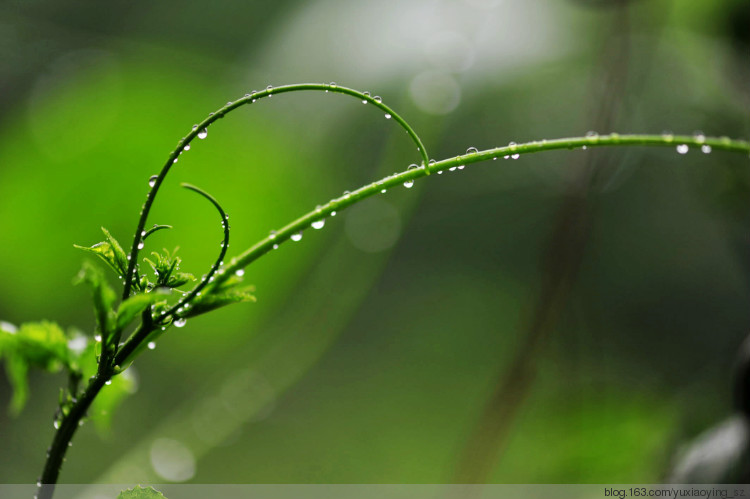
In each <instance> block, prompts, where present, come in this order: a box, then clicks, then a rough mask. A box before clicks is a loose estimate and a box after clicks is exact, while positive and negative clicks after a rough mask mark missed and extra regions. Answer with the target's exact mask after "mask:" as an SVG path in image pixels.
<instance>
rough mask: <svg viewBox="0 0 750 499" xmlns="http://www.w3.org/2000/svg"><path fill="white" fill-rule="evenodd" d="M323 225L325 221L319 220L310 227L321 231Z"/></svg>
mask: <svg viewBox="0 0 750 499" xmlns="http://www.w3.org/2000/svg"><path fill="white" fill-rule="evenodd" d="M325 224H326V221H325V220H324V219H322V218H321V219H320V220H316V221H314V222H313V223H312V224H310V225H311V226H312V228H313V229H322V228H323V226H324V225H325Z"/></svg>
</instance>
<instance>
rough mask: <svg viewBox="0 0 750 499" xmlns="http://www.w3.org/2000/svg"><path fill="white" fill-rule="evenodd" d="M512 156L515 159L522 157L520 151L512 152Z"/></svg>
mask: <svg viewBox="0 0 750 499" xmlns="http://www.w3.org/2000/svg"><path fill="white" fill-rule="evenodd" d="M510 157H511V158H513V159H518V158H520V157H521V155H520V154H518V153H516V154H512V155H511V156H510Z"/></svg>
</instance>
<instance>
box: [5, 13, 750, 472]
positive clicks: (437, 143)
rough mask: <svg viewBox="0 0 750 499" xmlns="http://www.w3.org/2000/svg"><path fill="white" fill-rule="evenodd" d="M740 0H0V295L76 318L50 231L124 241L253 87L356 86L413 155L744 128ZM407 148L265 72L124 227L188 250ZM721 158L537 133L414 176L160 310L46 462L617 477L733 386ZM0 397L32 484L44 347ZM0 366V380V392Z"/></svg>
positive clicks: (736, 285)
mask: <svg viewBox="0 0 750 499" xmlns="http://www.w3.org/2000/svg"><path fill="white" fill-rule="evenodd" d="M749 18H750V7H748V4H747V2H745V1H744V0H714V1H711V2H708V1H703V0H671V1H669V0H661V1H656V0H640V1H605V0H599V1H595V0H588V1H584V0H578V1H574V0H455V1H449V0H406V1H404V0H402V1H394V0H387V1H383V0H379V1H371V0H359V1H356V2H344V1H341V0H314V1H309V2H299V1H290V0H284V1H274V2H261V1H251V2H233V1H230V0H215V1H213V2H210V3H209V2H175V1H162V2H152V3H142V2H106V3H104V2H99V3H91V2H52V1H50V0H32V1H20V0H6V1H4V2H2V3H0V227H1V228H2V230H0V251H1V252H2V258H0V319H2V320H6V321H9V322H12V323H15V324H18V323H22V322H25V321H32V320H38V319H50V320H56V321H59V322H60V324H62V325H63V326H65V327H71V326H75V327H79V328H81V329H83V330H85V331H89V332H90V331H91V330H92V328H93V324H94V319H93V314H92V312H91V310H90V304H89V302H90V299H89V293H88V290H87V289H85V288H84V287H82V286H79V287H73V286H72V285H71V279H72V277H73V276H74V275H75V274H76V273H77V272H78V270H79V268H80V265H81V261H82V259H84V258H85V257H86V255H84V254H83V253H81V252H79V251H77V250H75V249H74V248H73V243H77V244H93V243H95V242H98V241H100V240H101V235H100V232H99V227H100V226H102V225H103V226H105V227H107V228H108V229H109V230H111V231H112V233H113V234H114V235H115V236H116V237H117V238H118V239H120V240H121V241H122V242H123V243H126V242H129V241H130V240H131V238H132V232H133V230H134V229H135V225H136V221H137V214H138V211H139V209H140V204H141V203H142V201H143V199H144V196H145V194H146V191H147V187H148V186H147V180H148V178H149V176H150V175H152V174H154V173H156V172H157V171H158V169H159V168H160V167H161V164H162V162H163V161H164V160H165V159H166V157H167V154H168V152H169V151H170V150H171V149H172V148H173V147H174V144H175V143H176V141H177V140H178V139H179V138H180V137H182V136H183V135H184V134H186V133H187V132H188V131H189V130H190V127H191V126H192V125H193V123H196V122H198V121H200V120H201V119H202V118H203V117H205V115H206V114H207V113H209V112H211V111H213V110H215V109H216V108H218V107H220V106H222V105H223V104H224V103H226V102H227V101H228V100H234V99H236V98H238V97H240V96H242V95H243V94H245V93H247V92H250V91H251V90H253V89H261V88H264V87H266V86H267V85H268V84H274V85H281V84H286V83H295V82H307V81H310V82H329V81H335V82H337V83H339V84H341V85H346V86H349V87H353V88H357V89H361V90H369V91H370V92H372V93H373V94H378V95H381V96H382V97H383V99H384V101H385V102H386V103H388V104H389V105H391V106H393V107H394V108H395V109H396V110H398V111H399V112H400V113H401V114H402V115H403V116H404V117H405V118H406V119H407V120H409V121H410V122H411V123H412V124H413V126H414V127H415V128H416V130H417V132H418V133H420V134H421V135H422V138H423V140H424V142H425V144H426V146H427V148H428V149H429V151H430V155H431V157H433V158H436V159H442V158H445V157H450V156H453V155H456V154H460V153H463V151H464V150H465V149H466V148H467V147H469V146H475V147H478V148H480V149H482V148H488V147H493V146H497V145H504V144H507V143H508V142H509V141H516V142H521V141H526V140H533V139H541V138H555V137H561V136H572V135H582V134H585V133H586V132H587V131H588V130H597V131H599V132H601V133H604V132H610V131H618V132H620V133H626V132H648V133H661V132H662V131H663V130H672V131H674V132H676V133H693V132H694V131H696V130H701V131H703V132H705V133H706V134H710V135H727V136H732V137H744V138H747V137H748V136H750V113H748V111H749V110H750V69H748V68H750V66H748V64H747V62H748V55H750V44H749V43H750V33H749V31H748V30H749V26H750V21H749V20H748V19H749ZM416 161H418V155H417V153H416V152H415V151H414V150H413V146H412V145H411V143H410V142H409V141H408V140H407V137H406V136H405V135H404V133H403V131H401V130H400V129H399V128H398V127H397V126H396V124H395V123H393V122H392V120H391V121H387V120H385V119H383V116H382V114H381V113H379V112H375V111H374V110H373V109H371V108H369V107H364V106H362V105H361V104H358V103H357V101H356V100H354V99H351V98H347V97H344V96H340V95H331V94H323V93H308V94H301V93H300V94H285V95H280V96H277V97H276V98H273V99H265V100H263V101H261V102H259V103H257V104H255V105H253V106H250V107H247V108H243V109H241V110H239V111H238V112H235V113H233V114H232V115H230V116H229V117H227V118H225V119H224V120H221V121H220V122H218V123H216V124H215V125H214V126H212V127H211V129H210V131H209V134H208V138H207V139H206V140H204V141H196V142H195V143H194V144H193V148H192V149H191V150H190V152H189V153H186V154H183V156H182V157H181V158H180V162H179V163H178V165H176V167H175V168H174V169H173V171H172V173H171V174H170V176H169V177H168V179H167V185H166V186H165V188H164V189H163V190H162V192H161V194H160V200H159V201H158V202H157V206H156V209H155V210H154V211H153V213H152V216H151V218H150V220H149V223H167V224H171V225H173V226H174V227H175V229H174V230H173V231H169V233H166V231H164V232H161V233H159V234H158V235H155V236H154V237H153V238H152V239H151V245H152V248H151V249H160V248H161V247H168V248H173V247H174V246H176V245H179V246H180V255H181V256H182V258H183V261H184V268H185V270H187V271H192V272H194V273H196V274H198V275H200V274H201V273H203V272H205V269H206V268H207V265H208V264H209V262H211V261H212V259H213V258H214V255H215V253H216V251H217V250H218V243H219V241H220V239H221V236H220V230H219V227H218V224H217V223H216V214H215V213H214V212H212V211H211V209H210V207H209V206H208V204H207V203H206V202H205V201H202V200H200V199H199V198H197V197H196V196H195V195H194V194H191V193H189V192H185V191H184V190H182V189H180V188H179V187H178V185H179V182H182V181H187V182H190V183H193V184H195V185H198V186H200V187H202V188H204V189H206V190H207V191H209V192H211V193H212V194H213V195H214V196H216V197H217V198H218V199H219V200H220V201H221V202H222V204H223V205H224V207H225V209H226V210H227V212H228V213H229V215H230V217H231V220H232V228H233V231H232V243H231V247H230V254H232V253H234V254H236V253H239V252H240V251H242V250H243V249H244V248H246V247H248V246H249V245H250V244H252V243H253V242H255V241H256V240H258V239H259V238H261V237H264V236H265V235H266V234H267V233H268V231H270V230H272V229H274V228H278V227H280V226H281V225H284V224H285V223H287V222H288V221H290V220H292V219H293V218H296V217H297V216H299V215H301V214H303V213H305V212H306V211H309V210H310V209H312V208H314V207H315V205H316V204H320V203H322V202H325V201H327V200H328V199H330V198H332V197H335V196H338V195H340V194H341V193H342V192H343V191H344V190H352V189H354V188H356V187H358V186H359V185H361V184H363V183H365V182H368V181H371V180H374V179H377V178H379V177H381V176H384V175H386V174H390V173H392V172H393V171H398V170H403V169H405V168H406V166H407V165H409V163H412V162H416ZM749 205H750V169H748V160H747V158H746V157H742V156H741V155H731V154H726V153H713V154H710V155H704V154H700V153H699V152H695V151H691V152H690V153H689V154H687V155H686V156H679V155H678V154H677V153H676V152H674V151H673V150H668V149H645V148H633V149H617V150H608V151H603V150H597V151H560V152H550V153H543V154H538V155H530V156H527V157H523V158H521V159H519V160H518V161H502V160H500V161H497V162H490V163H486V164H480V165H476V167H471V168H467V169H465V170H463V171H461V172H454V173H448V174H445V175H442V176H440V177H438V176H433V177H431V178H429V179H424V180H420V181H418V182H417V183H416V185H415V187H414V188H413V189H411V190H408V191H407V190H406V189H397V190H392V191H389V192H388V193H387V194H386V195H383V196H380V197H379V198H378V199H373V200H370V201H367V202H364V203H362V204H361V205H358V206H356V207H353V208H351V209H350V210H347V212H343V213H340V214H339V215H338V216H336V217H335V218H333V219H330V220H329V221H328V223H326V226H325V228H324V229H323V230H321V231H308V232H306V233H305V236H304V238H303V239H302V241H301V242H299V243H289V244H286V245H284V246H282V248H280V249H279V250H278V251H277V252H273V253H272V254H269V255H268V256H266V257H264V258H263V259H261V260H260V261H258V262H257V263H256V264H254V265H252V266H251V267H249V268H248V269H247V272H246V280H247V281H249V282H251V283H254V284H255V285H256V286H257V296H258V302H257V303H256V304H242V305H236V306H233V307H230V308H228V309H224V310H222V311H220V312H216V313H213V314H210V315H208V316H204V317H200V318H197V319H194V320H191V321H189V322H188V325H187V327H185V328H183V329H181V330H171V331H170V332H169V334H167V335H165V336H164V337H163V338H162V339H161V340H160V341H159V342H158V345H157V348H156V349H155V350H154V351H149V352H147V353H145V354H144V355H143V356H142V357H141V358H139V359H138V361H137V362H136V364H135V366H134V367H133V369H134V370H135V372H136V374H137V377H138V379H139V389H138V391H137V392H136V393H135V394H134V395H132V396H131V397H130V398H129V399H127V400H126V402H125V403H124V404H123V406H122V407H121V409H120V410H119V411H118V412H117V413H116V414H115V415H114V417H113V421H112V427H111V429H110V431H109V433H108V434H106V435H99V434H98V433H97V432H96V430H95V428H94V426H93V425H91V424H87V425H85V426H84V427H82V428H81V430H80V432H79V433H78V435H77V437H76V439H75V441H74V446H73V448H72V449H71V450H70V452H69V453H68V459H67V463H66V464H65V467H64V469H63V473H62V481H63V482H66V483H86V482H96V481H104V482H115V483H117V482H120V483H126V482H127V483H138V482H141V483H143V482H157V483H158V482H165V481H178V482H181V481H186V482H188V483H191V482H195V483H442V482H455V481H487V482H498V483H501V482H508V483H537V482H541V483H573V482H590V483H626V482H635V483H638V482H640V483H644V482H652V481H658V480H660V479H662V478H663V476H664V474H665V473H666V471H667V470H668V469H669V467H670V463H671V460H672V459H673V456H674V455H675V453H676V452H677V451H678V449H679V448H680V445H681V444H682V443H684V442H686V441H688V440H689V439H690V438H692V437H694V436H695V435H697V434H698V433H700V432H701V431H702V430H704V429H705V428H707V427H709V426H711V425H712V424H714V423H716V422H717V421H719V420H721V419H722V418H724V417H725V416H727V415H728V414H729V413H730V411H731V375H732V367H733V363H734V360H735V353H736V351H737V348H738V346H739V345H740V343H741V342H742V339H743V338H744V336H745V335H746V334H747V333H748V331H749V330H750V328H749V327H748V326H750V314H748V302H749V300H750V292H749V289H748V285H749V284H750V256H749V255H750V232H749V231H748V227H750V209H748V208H749V207H750V206H749ZM31 382H32V395H31V400H30V402H29V404H28V405H27V407H26V409H25V410H24V412H23V413H22V415H21V416H20V417H19V418H11V417H10V416H9V415H8V414H7V411H0V442H2V445H0V482H2V483H19V482H33V481H34V480H36V478H37V476H38V475H39V473H40V471H41V467H42V463H43V458H44V453H45V449H46V447H47V445H48V444H49V442H50V440H51V438H52V434H53V428H52V416H53V413H54V410H55V406H56V400H57V391H58V387H59V386H62V384H63V382H64V379H63V377H62V376H58V377H55V376H49V375H42V374H37V373H35V374H34V375H33V376H32V379H31ZM9 399H10V388H9V386H8V384H7V381H6V380H5V379H4V377H3V378H2V381H0V404H2V405H3V406H5V405H7V403H8V401H9Z"/></svg>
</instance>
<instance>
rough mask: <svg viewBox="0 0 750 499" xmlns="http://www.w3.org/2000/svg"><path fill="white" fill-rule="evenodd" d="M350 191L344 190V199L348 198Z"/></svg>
mask: <svg viewBox="0 0 750 499" xmlns="http://www.w3.org/2000/svg"><path fill="white" fill-rule="evenodd" d="M351 195H352V193H351V192H349V191H344V199H349V198H350V197H351Z"/></svg>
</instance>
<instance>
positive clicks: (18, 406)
mask: <svg viewBox="0 0 750 499" xmlns="http://www.w3.org/2000/svg"><path fill="white" fill-rule="evenodd" d="M5 372H6V373H7V375H8V381H9V382H10V386H11V387H12V388H13V398H12V399H11V401H10V412H11V414H13V415H14V416H17V415H18V414H19V413H20V412H21V410H22V409H23V406H24V405H26V400H28V398H29V382H28V379H27V378H28V373H29V365H28V363H26V362H25V361H24V359H23V358H21V357H16V356H10V357H8V358H7V359H5Z"/></svg>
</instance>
